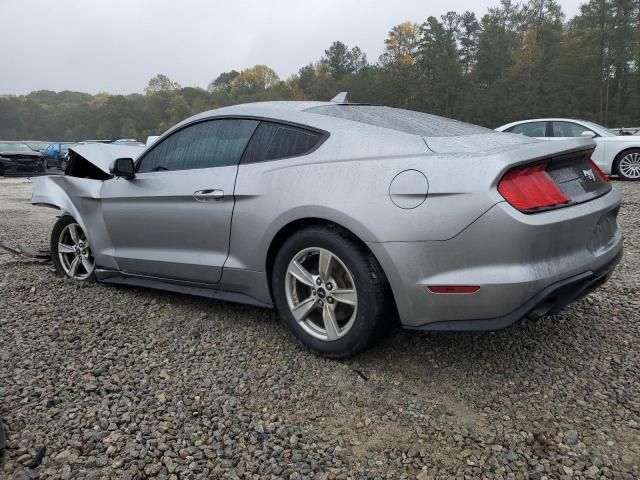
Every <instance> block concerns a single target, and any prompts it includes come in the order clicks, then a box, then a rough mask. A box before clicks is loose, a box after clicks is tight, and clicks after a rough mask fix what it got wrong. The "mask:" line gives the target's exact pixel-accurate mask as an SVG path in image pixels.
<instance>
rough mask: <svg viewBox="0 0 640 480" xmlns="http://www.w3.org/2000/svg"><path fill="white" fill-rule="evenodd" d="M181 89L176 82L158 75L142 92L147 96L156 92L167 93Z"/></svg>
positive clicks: (160, 74)
mask: <svg viewBox="0 0 640 480" xmlns="http://www.w3.org/2000/svg"><path fill="white" fill-rule="evenodd" d="M180 88H182V87H181V86H180V84H179V83H178V82H174V81H173V80H171V79H170V78H169V77H167V76H166V75H163V74H162V73H159V74H158V75H156V76H155V77H153V78H152V79H151V80H149V83H148V84H147V87H146V88H145V89H144V92H145V93H146V94H147V95H149V94H152V93H157V92H169V91H171V90H180Z"/></svg>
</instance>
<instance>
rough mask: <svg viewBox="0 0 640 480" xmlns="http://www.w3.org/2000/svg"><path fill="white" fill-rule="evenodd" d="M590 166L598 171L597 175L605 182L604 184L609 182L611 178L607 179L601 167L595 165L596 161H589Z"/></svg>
mask: <svg viewBox="0 0 640 480" xmlns="http://www.w3.org/2000/svg"><path fill="white" fill-rule="evenodd" d="M589 166H590V167H591V168H593V169H594V170H595V171H596V173H597V174H598V176H599V177H600V178H601V179H602V181H603V182H605V183H606V182H608V181H609V177H607V176H606V175H605V174H604V172H603V171H602V170H600V167H599V166H598V165H596V164H595V163H594V161H593V160H591V159H589Z"/></svg>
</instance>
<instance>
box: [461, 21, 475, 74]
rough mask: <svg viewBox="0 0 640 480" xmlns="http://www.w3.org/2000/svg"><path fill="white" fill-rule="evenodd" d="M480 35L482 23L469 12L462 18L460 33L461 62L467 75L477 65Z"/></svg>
mask: <svg viewBox="0 0 640 480" xmlns="http://www.w3.org/2000/svg"><path fill="white" fill-rule="evenodd" d="M479 34H480V23H479V22H478V19H477V18H476V14H475V13H473V12H470V11H468V10H467V11H466V12H464V13H463V14H462V16H461V17H460V30H459V32H458V43H459V44H460V61H461V62H462V66H463V69H464V74H465V75H469V74H470V73H471V71H472V70H473V68H474V66H475V64H476V61H477V58H478V57H477V56H478V37H479Z"/></svg>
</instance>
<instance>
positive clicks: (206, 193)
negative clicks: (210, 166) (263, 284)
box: [193, 189, 224, 202]
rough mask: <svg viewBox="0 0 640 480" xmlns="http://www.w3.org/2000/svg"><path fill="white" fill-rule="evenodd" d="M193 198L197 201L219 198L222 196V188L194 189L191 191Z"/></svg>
mask: <svg viewBox="0 0 640 480" xmlns="http://www.w3.org/2000/svg"><path fill="white" fill-rule="evenodd" d="M193 198H195V199H196V200H197V201H198V202H208V201H209V200H221V199H223V198H224V192H223V191H222V190H215V189H209V190H196V191H195V192H193Z"/></svg>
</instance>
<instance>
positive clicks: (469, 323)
mask: <svg viewBox="0 0 640 480" xmlns="http://www.w3.org/2000/svg"><path fill="white" fill-rule="evenodd" d="M621 259H622V252H620V253H619V254H618V256H616V257H615V258H614V260H613V261H611V262H610V263H609V264H607V265H606V266H605V267H604V268H602V269H600V270H599V271H597V272H592V271H588V272H584V273H582V274H580V275H575V276H573V277H571V278H568V279H566V280H562V281H560V282H557V283H555V284H553V285H549V286H548V287H547V288H545V289H544V290H542V291H541V292H539V293H538V294H537V295H535V296H534V297H533V298H531V299H530V300H529V301H528V302H526V303H525V304H524V305H522V306H520V307H519V308H517V309H516V310H514V311H513V312H511V313H509V314H507V315H504V316H502V317H496V318H485V319H480V320H455V321H442V322H434V323H427V324H425V325H421V326H417V327H411V326H407V328H409V329H413V330H427V331H449V332H453V331H459V332H469V331H474V332H481V331H492V330H500V329H501V328H506V327H509V326H511V325H513V324H514V323H516V322H517V321H519V320H521V319H523V318H530V319H533V320H535V319H538V318H540V317H543V316H545V315H554V314H556V313H558V312H560V310H562V309H563V308H564V307H566V306H567V305H569V304H571V303H573V302H575V301H576V300H579V299H581V298H583V297H585V296H587V295H589V294H590V293H591V292H592V291H594V290H595V289H596V288H598V287H600V286H602V285H604V284H605V283H606V281H607V280H609V277H610V276H611V274H612V273H613V270H614V269H615V268H616V265H618V262H620V260H621Z"/></svg>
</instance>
